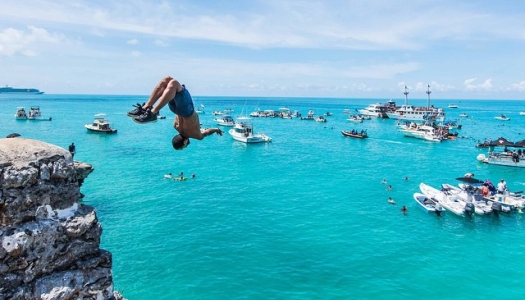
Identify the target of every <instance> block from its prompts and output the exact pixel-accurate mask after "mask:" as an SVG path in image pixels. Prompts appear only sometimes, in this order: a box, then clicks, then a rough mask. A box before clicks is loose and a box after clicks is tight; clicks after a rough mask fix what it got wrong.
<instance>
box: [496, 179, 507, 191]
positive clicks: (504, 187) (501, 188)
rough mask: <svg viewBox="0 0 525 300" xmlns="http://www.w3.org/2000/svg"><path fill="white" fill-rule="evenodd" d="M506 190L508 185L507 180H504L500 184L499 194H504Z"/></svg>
mask: <svg viewBox="0 0 525 300" xmlns="http://www.w3.org/2000/svg"><path fill="white" fill-rule="evenodd" d="M506 190H507V183H506V182H505V180H503V179H502V180H501V181H500V182H499V183H498V193H500V194H504V193H505V191H506Z"/></svg>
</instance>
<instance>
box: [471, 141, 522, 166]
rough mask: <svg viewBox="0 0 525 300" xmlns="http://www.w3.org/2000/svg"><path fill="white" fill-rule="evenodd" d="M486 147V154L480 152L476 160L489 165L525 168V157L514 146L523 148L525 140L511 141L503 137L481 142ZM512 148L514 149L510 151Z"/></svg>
mask: <svg viewBox="0 0 525 300" xmlns="http://www.w3.org/2000/svg"><path fill="white" fill-rule="evenodd" d="M483 145H484V146H485V147H488V153H487V155H485V154H483V153H480V154H478V156H477V160H478V161H480V162H482V163H487V164H491V165H499V166H507V167H518V168H525V159H524V158H523V155H522V156H520V155H519V154H518V152H516V149H515V148H524V147H525V140H522V141H519V142H516V143H513V142H511V141H509V140H507V139H505V138H503V137H500V138H498V139H496V140H493V141H490V142H488V143H487V142H485V143H483ZM511 149H513V150H514V151H512V150H511Z"/></svg>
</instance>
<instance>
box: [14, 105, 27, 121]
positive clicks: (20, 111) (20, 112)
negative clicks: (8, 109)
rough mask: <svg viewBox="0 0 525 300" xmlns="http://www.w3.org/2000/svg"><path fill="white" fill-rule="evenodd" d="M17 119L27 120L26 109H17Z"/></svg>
mask: <svg viewBox="0 0 525 300" xmlns="http://www.w3.org/2000/svg"><path fill="white" fill-rule="evenodd" d="M15 119H17V120H27V113H26V109H25V107H17V108H16V113H15Z"/></svg>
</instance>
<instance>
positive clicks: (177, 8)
mask: <svg viewBox="0 0 525 300" xmlns="http://www.w3.org/2000/svg"><path fill="white" fill-rule="evenodd" d="M0 70H1V71H0V85H11V86H15V87H35V88H39V89H41V90H43V91H45V92H46V93H50V94H64V93H73V94H133V95H137V94H139V95H146V94H149V93H150V92H151V90H152V89H153V87H154V86H155V85H156V83H157V82H158V81H159V80H160V79H161V78H162V77H163V76H165V75H171V76H173V77H175V78H177V79H179V80H180V81H181V82H183V83H185V84H186V86H187V87H188V89H189V90H190V91H191V92H192V94H193V95H201V96H269V97H273V96H276V97H288V96H291V97H305V96H311V97H343V98H394V99H400V98H403V97H404V95H403V91H404V87H405V85H406V86H407V87H408V88H409V89H410V90H409V91H410V95H409V97H410V98H413V99H425V98H426V94H425V91H426V88H427V85H428V84H430V86H431V90H432V96H433V97H434V98H439V99H516V100H523V99H525V4H523V2H522V1H518V0H515V1H493V0H483V1H476V0H471V1H467V0H442V1H438V0H435V1H433V0H395V1H393V0H377V1H373V0H361V1H358V0H348V1H343V0H339V1H330V0H326V1H301V0H260V1H259V0H255V1H240V0H232V1H217V0H215V1H212V0H181V1H179V0H164V1H159V0H127V1H114V0H103V1H102V0H93V1H89V0H52V1H51V0H50V1H47V0H1V1H0Z"/></svg>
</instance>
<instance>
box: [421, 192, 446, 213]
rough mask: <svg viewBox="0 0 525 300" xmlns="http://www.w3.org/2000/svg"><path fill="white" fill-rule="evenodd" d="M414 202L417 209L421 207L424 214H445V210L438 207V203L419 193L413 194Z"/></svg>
mask: <svg viewBox="0 0 525 300" xmlns="http://www.w3.org/2000/svg"><path fill="white" fill-rule="evenodd" d="M414 200H415V201H416V203H417V204H418V206H419V207H421V208H422V209H423V210H424V211H425V212H427V213H428V214H437V215H439V214H441V213H444V212H445V208H443V206H441V205H439V203H438V202H437V201H436V200H434V199H432V198H429V197H427V196H425V195H424V194H421V193H414Z"/></svg>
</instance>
